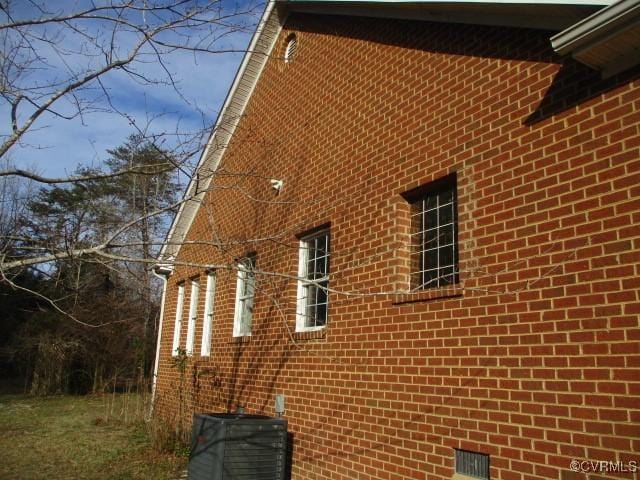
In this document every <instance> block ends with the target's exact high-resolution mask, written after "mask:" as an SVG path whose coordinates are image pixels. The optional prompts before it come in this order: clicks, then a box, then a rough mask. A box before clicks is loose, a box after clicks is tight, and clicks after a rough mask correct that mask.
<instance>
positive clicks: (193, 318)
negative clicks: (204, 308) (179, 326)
mask: <svg viewBox="0 0 640 480" xmlns="http://www.w3.org/2000/svg"><path fill="white" fill-rule="evenodd" d="M199 290H200V285H199V283H198V280H191V295H190V297H189V323H188V325H187V345H186V347H185V350H186V351H187V355H193V345H194V343H195V338H196V322H197V320H198V293H199Z"/></svg>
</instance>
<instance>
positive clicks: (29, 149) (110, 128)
mask: <svg viewBox="0 0 640 480" xmlns="http://www.w3.org/2000/svg"><path fill="white" fill-rule="evenodd" d="M166 1H168V0H165V3H166ZM243 1H244V0H243ZM141 3H142V2H141ZM190 3H192V5H191V6H196V5H197V4H199V3H202V1H201V0H193V2H190ZM40 4H41V6H44V7H46V8H48V9H49V10H50V11H52V12H55V13H57V14H60V13H64V10H62V8H65V9H66V10H67V11H70V10H71V9H73V8H82V7H84V6H86V2H84V0H79V1H64V2H58V1H55V2H54V1H40ZM18 5H20V8H18V9H17V10H15V11H13V12H12V15H13V18H14V19H16V18H30V17H33V16H35V15H36V12H35V10H34V8H33V6H32V5H31V6H30V4H29V3H28V2H18ZM61 5H62V7H60V6H61ZM220 7H221V11H222V12H223V13H228V12H233V11H235V10H236V9H241V10H246V9H248V10H251V12H252V13H251V14H249V15H244V16H242V17H234V18H233V19H232V21H233V22H234V23H237V22H240V23H241V24H242V26H243V28H242V29H240V30H238V31H231V30H230V29H229V28H228V26H226V25H224V26H221V27H217V28H216V29H212V30H211V31H210V32H208V33H209V34H213V35H214V36H215V37H216V40H215V41H213V40H212V39H211V38H212V37H208V40H207V41H208V42H209V43H207V44H206V46H207V47H208V48H213V49H215V50H224V51H226V50H234V51H235V52H230V53H215V54H211V53H194V52H191V51H184V50H180V51H174V52H172V53H168V54H166V55H163V57H162V58H163V61H164V62H165V67H166V69H167V70H169V72H170V73H171V77H172V78H173V80H174V81H175V84H176V86H177V90H178V92H176V89H175V88H173V87H172V86H169V85H162V84H154V85H149V84H144V83H142V82H140V81H136V77H135V76H133V77H132V76H131V75H127V74H125V73H123V72H120V71H113V72H110V73H108V74H107V75H106V76H104V77H103V85H104V87H105V89H106V90H107V92H108V93H109V96H110V100H111V104H112V105H113V106H114V107H115V108H116V109H117V110H119V111H121V112H123V113H125V114H126V116H127V117H128V119H127V118H124V117H123V116H121V115H118V114H116V113H113V112H111V111H110V110H111V108H110V106H109V105H108V102H107V99H106V98H104V95H103V93H102V91H101V89H99V88H97V87H98V85H97V84H95V83H93V84H92V85H91V88H89V89H87V90H84V91H83V92H82V93H81V98H82V99H86V100H89V99H90V100H92V101H93V102H94V103H93V104H92V111H91V112H89V113H87V114H86V115H83V116H82V118H80V117H76V118H74V119H72V120H63V119H61V118H57V117H55V116H54V115H51V114H45V115H44V116H43V117H41V118H40V119H39V120H38V121H37V122H36V123H35V124H34V125H33V128H32V129H31V131H30V132H29V133H27V134H26V135H25V136H24V138H23V142H22V144H21V145H17V146H15V147H14V148H12V150H10V153H9V155H10V158H11V160H12V161H13V162H14V163H15V164H16V165H17V166H20V167H23V168H24V167H28V168H31V169H34V170H36V171H37V172H38V173H40V174H44V175H49V176H60V175H64V174H65V173H70V172H72V171H73V170H74V169H75V168H76V167H77V166H78V165H86V166H99V165H100V164H101V162H102V160H103V159H104V158H105V156H106V150H107V149H109V148H115V147H117V146H118V145H120V144H122V143H123V142H124V141H125V140H126V138H127V136H128V135H130V134H132V133H135V132H136V129H135V128H134V127H133V125H132V124H131V122H135V124H136V125H138V126H139V127H140V128H148V129H149V131H150V132H151V133H154V134H157V133H161V132H175V131H176V130H180V131H181V132H192V131H197V130H198V129H202V128H203V126H205V125H208V124H211V123H212V122H213V121H214V120H215V118H216V116H217V114H218V111H219V109H220V108H221V106H222V103H223V101H224V98H225V96H226V93H227V91H228V89H229V87H230V85H231V82H232V81H233V78H234V76H235V73H236V70H237V68H238V65H239V63H240V61H241V60H242V57H243V53H242V51H243V50H244V49H245V48H246V46H247V45H248V43H249V41H250V39H251V34H252V31H253V29H254V28H255V24H256V23H257V21H258V20H259V17H260V15H261V13H262V9H263V7H264V5H263V4H258V3H253V4H248V3H244V4H239V3H237V2H229V1H228V0H225V2H224V3H222V4H220ZM55 9H57V10H55ZM132 20H136V21H139V20H140V19H139V18H138V19H135V18H134V19H132ZM6 21H7V16H6V15H3V14H2V13H0V22H2V23H4V22H6ZM145 21H150V19H148V18H146V19H145ZM77 25H80V26H81V28H82V29H83V32H82V34H81V35H80V34H77V33H73V32H70V31H68V30H64V31H63V30H60V27H59V26H57V25H54V26H47V27H46V29H45V28H44V27H43V28H38V29H36V30H32V31H35V32H36V33H37V34H38V35H45V34H46V35H47V36H49V38H55V41H56V43H55V45H56V49H58V51H56V50H55V49H53V48H49V47H47V45H46V43H45V42H40V43H38V42H37V41H35V42H33V45H35V46H36V49H37V50H38V55H40V56H41V57H42V59H43V60H44V62H43V63H42V65H43V66H42V67H41V68H37V69H34V70H33V71H31V72H28V73H27V74H26V75H23V78H22V80H21V84H20V85H22V86H25V85H26V86H33V85H36V84H43V83H46V82H48V81H50V80H52V79H55V80H64V78H65V75H67V78H68V76H69V75H70V74H73V73H74V72H75V73H77V72H81V71H86V70H87V67H95V66H99V65H100V64H101V62H103V61H104V57H103V56H101V55H99V54H98V53H99V52H97V51H96V50H95V48H94V49H93V50H92V45H91V40H90V39H91V38H94V39H95V43H96V44H97V43H99V42H101V41H103V40H104V39H106V38H109V37H108V34H109V32H108V31H107V30H105V29H104V25H103V24H101V23H100V22H93V21H91V20H89V21H86V20H85V21H83V22H79V23H78V24H77ZM56 29H58V30H56ZM180 33H182V32H167V33H166V34H165V36H164V37H163V38H164V39H165V40H167V41H172V42H175V41H179V40H181V37H180V36H179V35H180ZM87 35H89V36H87ZM217 37H219V38H217ZM87 38H88V39H89V40H87ZM133 38H134V37H133V34H132V33H131V32H130V31H126V29H125V30H123V31H120V32H118V37H117V42H118V45H119V47H120V49H121V51H125V50H126V49H127V48H129V47H130V46H131V45H132V41H133ZM183 38H184V37H182V39H183ZM5 41H6V39H5ZM83 42H84V43H83ZM38 45H40V46H39V47H38ZM203 45H205V44H204V43H200V44H198V46H203ZM60 49H62V50H63V52H62V53H63V54H62V55H61V54H60V51H59V50H60ZM80 52H82V53H89V55H88V56H87V55H78V53H80ZM147 53H148V52H147ZM142 58H143V62H141V63H137V64H136V65H135V68H136V73H138V74H142V75H145V76H149V77H153V78H155V79H160V80H166V79H167V75H166V73H165V72H164V70H163V68H161V66H160V65H158V62H157V61H156V60H155V59H154V57H153V56H145V57H142ZM21 105H24V104H21ZM56 107H57V109H58V112H61V113H69V112H71V111H72V104H71V103H70V102H68V101H67V100H65V101H63V102H61V103H58V104H57V105H56ZM21 111H22V115H21V116H19V119H22V118H25V116H26V115H27V114H28V113H29V112H30V110H28V109H23V110H21ZM0 119H1V121H0V135H6V134H8V133H9V131H10V125H11V123H10V107H9V104H8V102H7V101H6V100H3V99H0ZM174 138H175V137H174V136H169V137H168V138H167V140H166V141H165V142H166V143H165V144H164V145H166V146H167V147H171V146H172V142H174ZM195 160H197V158H194V161H195Z"/></svg>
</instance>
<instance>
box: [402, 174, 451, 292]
mask: <svg viewBox="0 0 640 480" xmlns="http://www.w3.org/2000/svg"><path fill="white" fill-rule="evenodd" d="M405 197H406V198H407V199H409V201H410V202H411V229H412V235H411V246H412V248H411V265H412V269H411V272H412V273H411V276H412V278H411V288H412V290H420V289H427V288H436V287H444V286H447V285H452V284H454V283H458V281H459V272H458V225H457V224H458V205H457V204H458V202H457V194H456V177H455V174H454V175H449V176H447V177H445V178H443V179H440V180H437V181H435V182H433V183H431V184H429V185H427V186H426V187H423V188H420V189H417V190H416V191H414V192H410V193H409V194H407V195H405Z"/></svg>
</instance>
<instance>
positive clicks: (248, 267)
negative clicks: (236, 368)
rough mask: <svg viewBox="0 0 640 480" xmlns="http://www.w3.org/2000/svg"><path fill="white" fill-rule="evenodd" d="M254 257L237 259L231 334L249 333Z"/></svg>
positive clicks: (253, 291) (254, 283) (251, 314)
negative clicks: (234, 308) (234, 304)
mask: <svg viewBox="0 0 640 480" xmlns="http://www.w3.org/2000/svg"><path fill="white" fill-rule="evenodd" d="M255 265H256V261H255V257H253V256H248V257H245V258H243V259H241V260H239V261H238V282H237V287H236V310H235V316H234V319H233V336H234V337H245V336H249V335H251V322H252V316H253V297H254V295H255V286H256V279H255V275H254V269H255Z"/></svg>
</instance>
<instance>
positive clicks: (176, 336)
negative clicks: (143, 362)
mask: <svg viewBox="0 0 640 480" xmlns="http://www.w3.org/2000/svg"><path fill="white" fill-rule="evenodd" d="M183 309H184V283H181V284H179V285H178V300H177V302H176V322H175V325H174V327H173V347H172V349H171V356H173V357H177V356H178V349H179V348H180V330H181V329H182V310H183Z"/></svg>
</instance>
